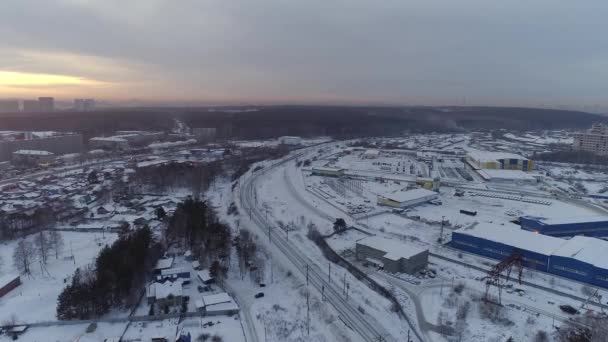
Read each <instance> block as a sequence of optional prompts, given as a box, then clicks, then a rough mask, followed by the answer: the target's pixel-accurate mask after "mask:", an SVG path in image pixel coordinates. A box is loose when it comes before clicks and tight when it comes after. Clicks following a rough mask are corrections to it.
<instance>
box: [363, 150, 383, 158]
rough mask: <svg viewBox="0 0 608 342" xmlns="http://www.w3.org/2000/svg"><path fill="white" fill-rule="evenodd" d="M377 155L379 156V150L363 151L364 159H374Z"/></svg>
mask: <svg viewBox="0 0 608 342" xmlns="http://www.w3.org/2000/svg"><path fill="white" fill-rule="evenodd" d="M378 156H380V151H379V150H366V151H365V152H363V158H364V159H375V158H378Z"/></svg>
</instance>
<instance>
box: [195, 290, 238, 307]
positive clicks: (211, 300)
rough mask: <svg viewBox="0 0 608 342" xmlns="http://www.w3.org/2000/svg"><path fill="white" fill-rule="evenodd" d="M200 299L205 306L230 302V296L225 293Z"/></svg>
mask: <svg viewBox="0 0 608 342" xmlns="http://www.w3.org/2000/svg"><path fill="white" fill-rule="evenodd" d="M202 299H203V303H205V306H208V305H215V304H219V303H226V302H230V301H232V297H230V295H228V294H227V293H226V292H220V293H216V294H212V295H207V296H203V298H202Z"/></svg>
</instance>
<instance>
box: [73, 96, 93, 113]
mask: <svg viewBox="0 0 608 342" xmlns="http://www.w3.org/2000/svg"><path fill="white" fill-rule="evenodd" d="M74 110H76V111H80V112H88V111H92V110H95V100H94V99H74Z"/></svg>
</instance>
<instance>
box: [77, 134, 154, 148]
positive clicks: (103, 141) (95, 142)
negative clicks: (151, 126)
mask: <svg viewBox="0 0 608 342" xmlns="http://www.w3.org/2000/svg"><path fill="white" fill-rule="evenodd" d="M164 136H165V133H164V132H144V131H117V132H116V134H115V135H113V136H109V137H94V138H91V139H89V147H90V148H91V149H107V150H126V149H128V148H130V147H136V146H143V145H147V144H150V143H152V142H154V141H157V140H160V139H162V138H164Z"/></svg>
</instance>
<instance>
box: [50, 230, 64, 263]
mask: <svg viewBox="0 0 608 342" xmlns="http://www.w3.org/2000/svg"><path fill="white" fill-rule="evenodd" d="M49 242H50V244H51V248H52V249H53V252H55V259H59V254H61V251H62V250H63V245H64V241H63V236H62V235H61V233H60V232H59V231H57V230H54V229H53V230H51V231H50V232H49Z"/></svg>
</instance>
